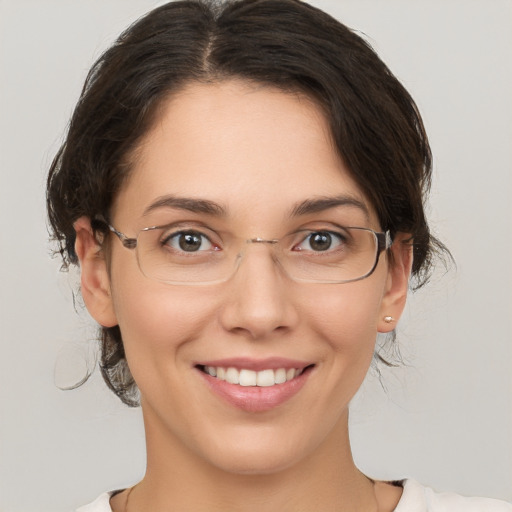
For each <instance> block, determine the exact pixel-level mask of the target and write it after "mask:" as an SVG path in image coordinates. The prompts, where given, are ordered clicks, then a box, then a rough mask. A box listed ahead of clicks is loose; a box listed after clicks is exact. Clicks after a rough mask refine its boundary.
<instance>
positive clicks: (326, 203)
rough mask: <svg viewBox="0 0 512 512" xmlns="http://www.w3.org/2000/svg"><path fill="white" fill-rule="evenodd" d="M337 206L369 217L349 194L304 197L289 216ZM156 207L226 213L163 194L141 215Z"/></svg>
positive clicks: (201, 201) (204, 201)
mask: <svg viewBox="0 0 512 512" xmlns="http://www.w3.org/2000/svg"><path fill="white" fill-rule="evenodd" d="M339 206H349V207H352V208H357V209H359V210H361V211H362V212H363V214H364V215H365V217H366V218H369V211H368V208H367V206H366V205H365V204H364V203H363V202H362V201H360V200H359V199H357V198H355V197H353V196H350V195H339V196H334V197H328V196H327V197H317V198H314V199H306V200H304V201H301V202H300V203H297V204H296V205H295V206H293V208H292V209H291V212H290V217H299V216H302V215H308V214H311V213H318V212H322V211H325V210H329V209H331V208H337V207H339ZM158 208H174V209H179V210H186V211H190V212H193V213H205V214H207V215H214V216H217V217H223V216H225V215H226V213H227V211H226V209H225V208H224V207H223V206H221V205H220V204H218V203H216V202H214V201H210V200H208V199H198V198H193V197H177V196H173V195H165V196H162V197H159V198H157V199H156V200H155V201H153V202H152V203H151V204H150V205H149V206H148V207H147V208H146V209H145V210H144V213H143V215H148V214H149V213H151V212H152V211H154V210H157V209H158Z"/></svg>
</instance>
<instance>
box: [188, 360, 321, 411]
mask: <svg viewBox="0 0 512 512" xmlns="http://www.w3.org/2000/svg"><path fill="white" fill-rule="evenodd" d="M195 368H196V370H198V374H199V376H201V377H202V378H203V382H205V384H206V385H207V387H208V388H209V389H210V390H211V391H212V392H213V393H214V395H217V396H218V397H219V398H221V399H222V401H223V402H224V403H227V404H229V405H230V406H231V407H235V408H237V409H239V410H241V411H244V412H249V413H263V412H265V411H270V410H272V409H275V408H276V407H279V406H281V405H283V404H285V403H286V402H288V401H290V400H291V399H292V397H294V396H295V395H296V394H298V393H299V391H300V390H301V389H302V388H303V386H304V385H305V384H306V382H307V381H308V379H309V376H310V375H311V374H312V370H313V369H314V368H315V365H314V364H305V363H303V362H300V361H295V362H292V361H290V360H286V361H285V360H282V359H278V360H272V359H269V360H266V362H265V361H262V362H255V361H250V360H225V361H215V362H213V361H212V362H209V363H202V364H196V365H195Z"/></svg>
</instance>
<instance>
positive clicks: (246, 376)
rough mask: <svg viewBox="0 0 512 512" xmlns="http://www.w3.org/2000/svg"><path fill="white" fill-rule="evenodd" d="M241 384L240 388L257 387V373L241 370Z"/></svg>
mask: <svg viewBox="0 0 512 512" xmlns="http://www.w3.org/2000/svg"><path fill="white" fill-rule="evenodd" d="M239 382H240V386H256V372H253V371H252V370H241V371H240V379H239Z"/></svg>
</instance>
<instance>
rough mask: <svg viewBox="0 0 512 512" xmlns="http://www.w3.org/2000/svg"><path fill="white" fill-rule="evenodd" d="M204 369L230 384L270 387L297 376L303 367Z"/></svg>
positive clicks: (208, 367) (211, 367)
mask: <svg viewBox="0 0 512 512" xmlns="http://www.w3.org/2000/svg"><path fill="white" fill-rule="evenodd" d="M204 371H205V372H206V373H208V374H209V375H211V376H212V377H217V379H219V380H225V381H226V382H229V383H230V384H239V385H240V386H259V387H270V386H274V385H275V384H284V383H285V382H287V381H289V380H292V379H294V378H295V377H298V376H299V375H300V374H301V373H302V372H303V369H296V368H289V369H288V370H287V369H286V368H278V369H277V370H270V369H268V370H261V371H259V372H255V371H253V370H247V369H245V368H244V369H242V370H237V369H236V368H232V367H230V368H223V367H222V366H217V367H215V366H205V367H204Z"/></svg>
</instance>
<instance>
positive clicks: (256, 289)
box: [75, 80, 412, 512]
mask: <svg viewBox="0 0 512 512" xmlns="http://www.w3.org/2000/svg"><path fill="white" fill-rule="evenodd" d="M165 194H173V195H174V196H178V197H192V198H201V199H207V200H210V201H214V202H216V203H218V204H219V205H221V206H223V207H224V208H225V210H226V213H225V215H224V216H222V217H216V216H213V217H208V216H206V217H205V215H204V214H197V213H192V212H183V211H176V210H174V209H170V208H157V209H155V210H154V211H152V212H150V213H149V214H146V215H144V210H145V209H146V208H147V207H148V205H150V204H151V203H152V202H154V201H155V200H156V199H157V198H160V197H162V196H163V195H165ZM340 194H343V195H346V196H350V197H352V198H355V199H357V200H358V201H360V202H361V203H363V204H364V205H365V206H366V209H367V213H365V212H364V211H363V210H361V209H359V208H354V207H350V206H342V207H339V208H336V209H330V210H326V211H322V212H318V213H315V214H309V215H305V216H301V217H299V218H297V217H290V215H289V212H290V209H291V208H292V207H293V205H295V204H297V203H299V202H301V201H304V200H307V199H314V198H318V197H324V196H328V197H331V196H334V195H340ZM334 215H342V216H343V218H344V219H347V222H350V223H351V225H355V226H362V227H370V228H373V229H375V230H376V231H380V230H381V226H380V225H379V222H378V219H377V217H376V215H375V212H374V211H373V208H372V206H371V205H370V204H369V203H368V201H367V200H366V198H365V197H364V196H363V195H362V193H361V191H360V190H359V188H358V186H357V185H356V184H355V182H354V181H353V180H352V178H351V177H350V175H349V173H348V171H347V169H346V168H345V166H344V164H343V162H342V160H341V159H340V158H339V156H338V154H337V152H336V151H335V149H334V147H333V143H332V141H331V138H330V134H329V130H328V125H327V122H326V120H325V118H324V116H323V115H322V113H321V111H320V109H319V108H318V107H317V106H316V105H315V104H314V103H313V102H312V101H310V100H309V99H308V98H306V97H304V96H301V95H298V94H289V93H283V92H281V91H278V90H276V89H273V88H270V87H266V86H257V85H254V84H252V85H251V84H247V83H244V82H241V81H237V80H230V81H224V82H220V83H216V84H208V85H206V84H196V83H192V84H189V85H188V86H187V87H185V88H184V89H183V90H181V91H180V92H179V93H177V94H175V95H174V96H172V98H171V99H169V100H168V101H167V102H166V103H165V105H164V106H163V108H162V109H161V112H160V113H159V116H158V118H157V121H156V122H155V124H154V126H153V127H152V129H151V130H150V131H149V133H147V135H146V136H145V138H144V140H143V141H142V143H141V144H140V146H139V147H138V149H137V151H136V152H135V153H134V158H133V171H132V173H131V175H130V176H129V178H128V179H127V181H126V183H125V185H124V187H123V188H122V190H121V191H120V193H119V194H118V196H117V198H116V200H115V204H114V206H113V210H112V218H111V221H112V224H113V225H114V226H115V227H116V228H117V229H118V230H120V231H122V232H123V233H126V234H127V235H128V236H136V234H137V232H138V231H139V230H140V229H142V228H144V227H147V226H151V225H155V224H159V223H162V222H168V219H169V218H171V219H174V218H180V219H187V220H198V219H199V218H200V219H202V220H204V219H207V221H208V222H209V223H211V224H212V225H213V226H214V227H215V229H218V230H224V231H227V232H229V233H232V234H234V235H236V236H240V237H242V238H244V239H247V238H252V237H262V238H266V239H272V238H280V237H282V236H283V235H284V234H286V233H289V232H290V231H292V230H293V229H297V227H298V226H301V225H303V224H307V223H310V222H313V221H315V222H316V221H320V220H322V221H329V220H331V219H332V218H333V216H334ZM75 229H76V231H77V243H76V249H77V254H78V255H79V258H80V264H81V270H82V293H83V296H84V300H85V303H86V305H87V307H88V309H89V311H90V312H91V314H92V316H93V317H94V318H95V319H96V320H97V321H98V322H99V323H100V324H101V325H103V326H113V325H117V324H119V326H120V328H121V332H122V336H123V341H124V344H125V349H126V355H127V359H128V363H129V365H130V369H131V371H132V374H133V376H134V378H135V380H136V382H137V384H138V386H139V388H140V391H141V397H142V399H141V402H142V411H143V415H144V422H145V428H146V437H147V457H148V459H147V460H148V462H147V472H146V475H145V477H144V479H143V480H142V481H141V482H140V483H139V484H138V485H137V486H136V487H135V488H134V490H133V492H132V493H131V495H130V500H129V507H128V510H132V511H134V510H137V511H139V512H143V511H149V510H151V511H153V512H156V511H158V512H160V511H162V512H164V511H171V510H180V511H209V512H211V511H223V512H226V511H235V510H236V511H253V510H254V511H255V510H262V509H264V510H270V511H273V510H276V511H279V512H282V511H288V510H289V511H294V512H298V511H302V510H304V511H306V510H309V511H310V510H322V511H334V510H336V511H349V510H350V511H357V510H365V511H371V510H380V511H383V510H393V509H394V507H395V506H396V504H397V502H398V500H399V497H400V494H401V489H399V488H396V487H392V486H390V485H388V484H385V483H383V482H377V483H374V482H372V481H371V480H369V479H368V478H367V477H365V476H364V475H363V474H362V473H361V472H360V471H359V470H358V469H357V468H356V466H355V464H354V462H353V459H352V454H351V450H350V443H349V436H348V405H349V402H350V400H351V399H352V397H353V396H354V394H355V393H356V391H357V389H358V388H359V386H360V385H361V383H362V381H363V379H364V377H365V375H366V373H367V370H368V367H369V365H370V362H371V359H372V356H373V351H374V346H375V339H376V335H377V333H378V332H387V331H390V330H391V329H393V328H394V327H395V324H394V323H393V324H388V323H386V322H384V319H383V318H384V317H385V316H387V315H389V316H392V317H394V319H395V320H397V319H398V318H399V317H400V314H401V313H402V310H403V307H404V305H405V298H406V294H407V284H408V279H409V274H410V268H411V263H412V261H411V258H412V256H411V251H410V249H409V246H406V245H405V244H401V243H400V240H401V239H403V238H405V237H406V236H407V235H405V234H399V235H398V236H397V238H396V239H395V243H394V244H393V246H392V248H391V250H392V251H393V256H394V258H393V260H394V263H393V265H390V264H389V259H388V257H387V255H386V254H385V253H384V254H382V255H381V258H380V261H379V264H378V266H377V268H376V270H375V272H374V273H373V274H372V275H371V276H369V277H368V278H366V279H363V280H360V281H357V282H352V283H346V284H337V285H332V284H311V283H298V282H294V281H292V280H291V279H290V278H288V277H287V276H286V275H284V274H283V272H282V271H281V270H280V269H279V267H278V266H276V264H275V263H274V262H273V260H272V258H271V257H270V252H269V248H268V247H267V246H265V245H258V246H253V247H251V248H250V250H248V251H247V254H246V255H245V257H244V259H243V261H242V263H241V265H240V267H239V269H238V271H237V272H236V274H235V275H234V276H233V277H232V278H231V279H229V280H228V281H226V282H224V283H220V284H213V285H202V286H183V285H181V286H180V285H168V284H164V283H160V282H158V281H155V280H152V279H148V278H147V277H145V276H144V275H143V274H142V273H141V272H140V270H139V268H138V265H137V261H136V257H135V252H134V251H130V250H127V249H126V248H124V247H123V246H122V245H121V243H120V242H119V240H117V239H113V240H112V244H111V253H110V255H109V257H110V271H108V270H107V264H106V261H105V258H104V256H103V253H102V252H101V250H100V249H99V248H98V246H97V244H96V242H95V240H94V238H93V236H92V232H91V229H90V224H89V220H88V219H87V218H81V219H79V220H78V221H77V222H76V224H75ZM235 356H236V357H249V358H264V357H270V356H280V357H287V358H293V359H300V360H304V361H308V362H311V363H313V364H314V365H315V366H314V369H313V371H311V372H310V374H309V376H308V379H307V381H306V384H305V385H304V387H303V388H302V389H301V390H300V391H299V392H298V393H297V394H296V395H295V396H293V397H292V398H291V399H290V400H288V401H287V402H285V403H284V404H282V405H280V406H279V407H276V408H274V409H272V410H270V411H265V412H259V413H249V412H246V411H243V410H240V409H238V408H236V407H233V406H232V405H231V404H228V403H226V402H225V401H223V400H222V399H220V398H219V397H218V396H216V395H215V394H214V393H212V392H211V391H210V390H209V388H208V387H207V386H206V385H205V384H204V379H202V378H201V377H200V375H199V374H198V370H197V369H195V368H194V362H195V361H200V360H203V361H204V360H215V359H221V358H226V357H235ZM126 496H127V493H126V492H124V493H121V494H118V495H117V496H115V497H114V498H113V499H112V500H111V505H112V508H113V510H114V512H120V511H124V510H126Z"/></svg>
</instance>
